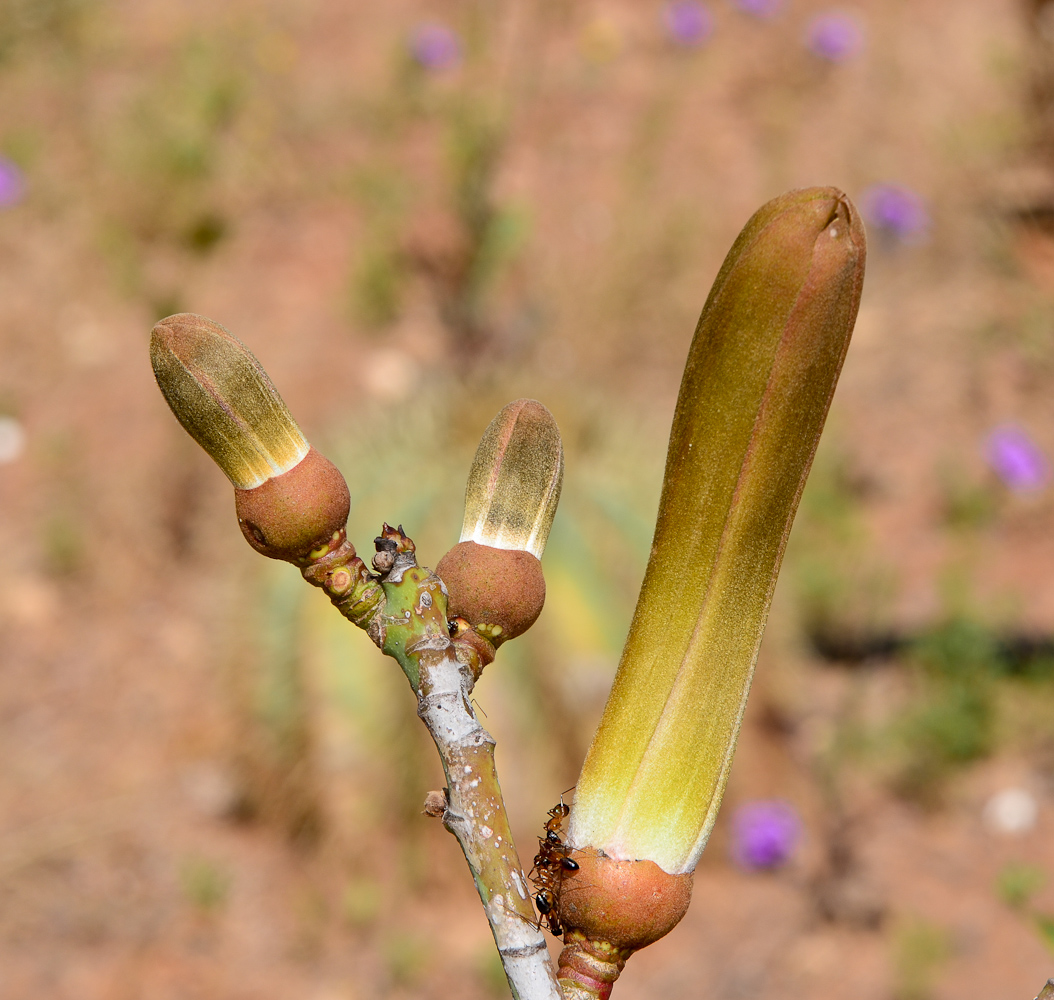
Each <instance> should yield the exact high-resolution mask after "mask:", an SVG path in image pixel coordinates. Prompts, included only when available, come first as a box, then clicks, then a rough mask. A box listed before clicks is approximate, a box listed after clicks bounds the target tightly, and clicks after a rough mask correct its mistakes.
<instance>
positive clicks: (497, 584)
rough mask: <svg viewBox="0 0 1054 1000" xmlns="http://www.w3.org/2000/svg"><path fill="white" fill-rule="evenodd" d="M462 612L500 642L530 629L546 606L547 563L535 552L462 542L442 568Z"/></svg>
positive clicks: (455, 611) (456, 611)
mask: <svg viewBox="0 0 1054 1000" xmlns="http://www.w3.org/2000/svg"><path fill="white" fill-rule="evenodd" d="M436 573H437V574H438V576H439V578H440V579H441V580H442V581H443V583H445V584H446V588H447V592H448V594H449V595H450V601H449V605H448V614H449V616H450V617H451V618H453V617H455V616H460V617H462V618H464V619H465V620H466V621H468V622H469V624H471V625H472V626H473V627H474V628H480V626H484V628H482V629H480V631H481V632H482V633H483V634H484V635H485V636H486V638H488V639H489V640H490V641H491V642H492V643H494V644H495V645H497V644H498V643H501V642H504V641H505V640H506V639H512V638H513V637H514V636H517V635H520V634H521V633H523V632H526V631H527V629H529V628H530V627H531V626H532V625H533V624H534V623H535V620H536V619H537V618H538V615H540V614H541V611H542V605H543V604H545V579H544V577H543V576H542V564H541V563H540V562H539V561H538V559H537V558H536V557H535V556H533V555H531V553H530V552H524V551H522V550H520V549H495V548H492V547H491V546H489V545H478V544H477V543H476V542H458V544H457V545H455V546H454V547H453V548H452V549H451V550H450V551H449V552H448V553H447V554H446V555H445V556H443V558H442V559H440V560H439V565H438V566H436Z"/></svg>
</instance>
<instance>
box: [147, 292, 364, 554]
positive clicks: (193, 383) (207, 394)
mask: <svg viewBox="0 0 1054 1000" xmlns="http://www.w3.org/2000/svg"><path fill="white" fill-rule="evenodd" d="M150 361H151V364H152V365H153V367H154V376H155V377H156V378H157V384H158V386H159V387H160V389H161V393H162V395H163V396H164V397H165V400H166V401H167V402H168V405H169V407H171V409H172V412H173V413H174V414H175V415H176V419H177V420H178V421H179V422H180V423H181V424H182V425H183V428H184V429H185V430H186V431H187V433H188V434H190V436H191V437H192V438H194V440H195V441H197V442H198V444H200V445H201V447H202V448H204V449H205V451H206V452H208V454H209V455H210V456H211V457H212V459H213V460H214V461H215V462H216V464H217V465H218V466H219V467H220V469H221V470H222V471H223V473H224V474H225V475H226V476H227V478H228V479H229V480H230V481H231V483H232V484H233V486H234V489H235V507H236V510H237V513H238V523H239V524H240V526H241V529H242V533H243V534H244V535H245V538H246V539H247V540H248V542H249V544H250V545H252V546H253V548H254V549H256V550H257V551H258V552H261V553H262V554H263V555H266V556H270V557H271V558H274V559H285V560H288V561H289V562H298V563H303V562H306V561H309V560H310V559H311V558H313V557H317V556H319V555H322V554H324V553H325V552H326V551H327V550H328V549H329V548H332V547H335V545H336V544H339V542H340V541H341V540H342V539H343V532H344V525H345V523H346V522H347V519H348V510H349V507H350V496H349V494H348V486H347V483H346V482H345V481H344V477H343V476H342V475H341V474H340V472H339V471H338V469H337V468H336V466H334V465H333V464H332V463H331V462H330V461H329V460H328V459H326V458H324V457H323V456H322V455H320V454H319V453H318V452H317V451H315V449H314V448H312V447H311V446H310V445H309V444H308V443H307V441H306V440H305V439H304V436H303V434H301V433H300V428H299V427H297V425H296V421H294V420H293V417H292V415H291V414H290V413H289V410H288V408H287V407H286V405H285V403H284V402H283V401H282V397H281V396H279V395H278V391H277V390H276V389H275V387H274V386H273V385H272V384H271V380H270V379H269V378H268V377H267V373H266V372H265V371H264V370H263V367H262V366H261V365H260V362H259V361H257V360H256V358H254V357H253V355H252V354H251V353H250V352H249V349H248V348H247V347H246V346H245V345H244V344H243V343H242V342H241V341H240V340H238V339H237V338H236V337H234V336H232V335H231V334H230V333H228V332H227V331H226V330H225V329H224V328H223V327H222V326H220V325H219V324H218V323H214V322H213V321H212V320H210V319H206V318H205V317H204V316H196V315H194V314H193V313H179V314H177V315H175V316H169V317H168V318H167V319H163V320H161V321H160V322H159V323H158V324H157V325H156V326H155V327H154V329H153V332H152V334H151V337H150Z"/></svg>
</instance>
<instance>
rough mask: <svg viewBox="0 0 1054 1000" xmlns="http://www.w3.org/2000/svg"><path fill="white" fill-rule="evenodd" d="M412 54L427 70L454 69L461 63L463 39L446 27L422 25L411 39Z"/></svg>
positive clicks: (415, 30)
mask: <svg viewBox="0 0 1054 1000" xmlns="http://www.w3.org/2000/svg"><path fill="white" fill-rule="evenodd" d="M410 54H411V55H412V56H413V58H414V60H415V62H417V63H419V64H420V65H421V66H423V67H424V68H425V69H432V70H443V69H453V68H454V67H455V66H457V64H458V63H460V62H461V39H460V38H458V36H457V35H456V34H455V33H454V32H453V31H451V30H450V28H448V27H446V25H443V24H436V23H429V24H422V25H419V26H418V27H416V28H415V29H414V31H413V34H412V35H411V37H410Z"/></svg>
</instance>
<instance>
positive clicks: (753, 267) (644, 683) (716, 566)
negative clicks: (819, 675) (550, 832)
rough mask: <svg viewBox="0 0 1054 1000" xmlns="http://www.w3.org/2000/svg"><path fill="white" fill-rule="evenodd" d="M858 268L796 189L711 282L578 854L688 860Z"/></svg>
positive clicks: (730, 741) (739, 710) (831, 377)
mask: <svg viewBox="0 0 1054 1000" xmlns="http://www.w3.org/2000/svg"><path fill="white" fill-rule="evenodd" d="M864 256H865V249H864V232H863V228H862V226H861V224H860V221H859V218H858V216H857V213H856V211H855V209H854V208H853V207H852V205H851V204H850V202H849V200H848V199H847V198H846V197H845V195H843V194H842V193H841V192H840V191H838V190H836V189H834V188H810V189H807V190H803V191H792V192H790V193H788V194H785V195H783V196H782V197H780V198H777V199H775V200H774V201H771V202H769V203H768V204H767V205H765V206H763V207H762V208H761V209H760V210H759V211H758V212H757V213H756V214H755V215H754V216H753V218H751V220H750V221H749V222H748V223H747V225H746V227H745V228H744V230H743V232H742V233H741V234H740V235H739V237H738V238H737V239H736V241H735V243H734V244H733V246H732V249H731V250H730V251H729V254H728V256H727V257H726V259H725V262H724V264H723V265H722V267H721V270H720V272H719V273H718V276H717V279H716V281H715V283H714V286H713V288H712V290H711V292H710V295H709V298H708V299H707V302H706V306H705V307H704V309H703V313H702V316H701V318H700V320H699V325H698V327H697V329H696V332H695V337H694V339H693V341H692V346H691V348H690V349H689V353H688V362H687V365H686V368H685V372H684V378H683V381H682V383H681V389H680V394H679V396H678V400H677V408H676V412H675V415H674V422H673V428H672V431H671V435H670V447H669V453H668V456H667V462H666V473H665V478H664V481H663V490H662V497H661V499H660V502H659V517H658V523H657V524H656V528H655V538H654V541H653V543H652V550H651V558H650V560H649V562H648V568H647V572H646V574H645V578H644V584H643V586H642V588H641V593H640V597H639V599H638V603H637V608H636V611H635V613H634V616H633V622H632V625H631V627H630V633H629V638H628V639H627V642H626V647H625V650H624V652H623V654H622V660H621V662H620V664H619V669H618V673H617V675H616V677H615V682H614V686H613V688H612V691H611V695H610V697H609V699H608V703H607V706H606V707H605V710H604V715H603V718H602V720H601V722H600V726H599V728H598V730H597V733H596V735H595V736H594V739H593V743H592V745H591V747H590V749H589V753H588V755H587V758H586V761H585V764H584V766H583V768H582V774H581V776H580V777H579V780H578V785H577V790H576V793H575V799H574V805H573V807H572V811H571V816H570V827H569V832H568V842H569V844H570V845H571V846H573V847H574V848H576V849H583V848H587V847H592V848H596V849H599V850H601V851H603V852H604V853H605V854H607V855H610V856H611V857H613V858H615V859H619V860H638V859H646V860H650V861H653V862H655V864H657V865H658V866H659V867H660V868H661V869H662V870H663V871H665V872H667V873H669V874H671V875H678V874H682V873H687V872H691V871H692V870H693V869H694V868H695V865H696V862H697V861H698V860H699V856H700V854H701V853H702V850H703V848H704V846H705V845H706V841H707V838H708V837H709V834H710V830H711V828H712V826H713V823H714V820H715V818H716V815H717V809H718V806H719V805H720V800H721V795H722V792H723V790H724V785H725V781H726V779H727V776H728V769H729V766H730V763H731V759H732V752H733V750H734V748H735V742H736V738H737V736H738V733H739V726H740V721H741V719H742V715H743V709H744V707H745V705H746V696H747V692H748V690H749V686H750V680H751V676H752V674H753V669H754V663H755V660H756V658H757V652H758V647H759V645H760V642H761V636H762V632H763V630H764V626H765V620H766V617H767V615H768V609H769V603H770V601H771V597H772V591H773V588H774V586H775V581H776V575H777V572H778V570H779V565H780V561H781V559H782V556H783V550H784V546H785V543H786V539H787V535H788V533H789V531H790V526H791V522H792V520H793V517H794V512H795V510H796V509H797V505H798V499H799V497H800V496H801V491H802V488H803V486H804V484H805V478H806V476H807V474H808V471H809V467H810V465H811V462H812V457H813V454H814V452H815V449H816V443H817V441H818V439H819V436H820V431H821V430H822V428H823V424H824V420H825V418H826V415H827V410H828V407H829V405H830V401H831V396H832V394H833V392H834V387H835V383H836V381H837V379H838V374H839V371H840V370H841V366H842V360H843V358H844V356H845V351H846V348H847V347H848V343H849V336H850V334H851V332H852V329H853V324H854V322H855V319H856V312H857V307H858V305H859V301H860V290H861V286H862V283H863V273H864ZM576 857H577V855H576ZM578 905H579V906H582V905H584V904H582V903H581V901H580V902H579V904H578ZM561 916H562V917H563V916H564V914H563V913H561ZM567 922H568V923H569V924H571V925H572V926H574V924H573V921H571V920H568V921H567Z"/></svg>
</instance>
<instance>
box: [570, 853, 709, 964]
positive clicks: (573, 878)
mask: <svg viewBox="0 0 1054 1000" xmlns="http://www.w3.org/2000/svg"><path fill="white" fill-rule="evenodd" d="M574 860H575V861H576V862H577V863H578V870H577V871H575V872H568V873H567V874H565V875H564V877H563V879H562V880H561V883H560V894H559V904H560V920H561V922H562V923H563V924H564V925H565V926H566V927H568V928H571V929H572V930H575V931H579V932H580V933H581V934H582V935H583V936H584V937H586V938H589V939H591V940H593V941H603V942H606V943H607V944H608V945H610V946H611V947H612V948H614V949H617V950H619V951H630V952H632V951H636V950H637V949H638V948H643V947H645V946H646V945H649V944H651V943H652V942H653V941H658V940H659V938H661V937H662V936H663V935H665V934H668V933H669V932H670V931H671V930H673V928H674V927H675V926H676V925H677V923H678V921H679V920H680V919H681V917H683V916H684V914H685V911H687V909H688V903H689V902H690V901H691V898H692V873H691V872H688V873H687V874H685V875H669V874H667V873H666V872H664V871H663V870H662V869H661V868H660V867H659V866H658V865H657V864H655V862H653V861H616V860H615V859H614V858H609V857H608V856H607V855H606V854H603V853H601V852H600V851H597V850H595V849H593V848H586V849H585V850H581V851H575V852H574Z"/></svg>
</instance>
